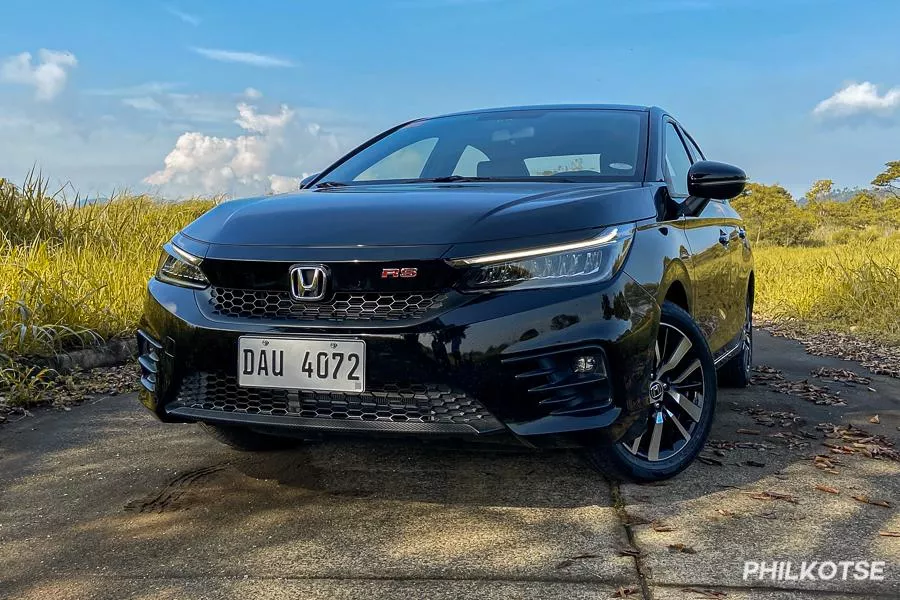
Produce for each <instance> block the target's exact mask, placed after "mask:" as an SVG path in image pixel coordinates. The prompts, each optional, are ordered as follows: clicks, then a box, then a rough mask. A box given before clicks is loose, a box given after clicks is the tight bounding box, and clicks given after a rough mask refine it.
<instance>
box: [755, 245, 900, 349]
mask: <svg viewBox="0 0 900 600" xmlns="http://www.w3.org/2000/svg"><path fill="white" fill-rule="evenodd" d="M754 254H755V257H756V268H757V274H756V281H757V294H756V308H757V312H759V313H760V314H761V315H762V316H765V317H768V318H773V319H784V318H792V319H798V320H800V321H803V322H805V323H806V324H808V325H810V326H812V327H814V328H819V329H831V330H835V331H854V332H862V333H866V334H869V335H871V336H873V337H876V338H879V339H882V340H885V341H893V342H900V316H898V315H900V236H897V235H893V236H890V237H881V238H877V239H868V240H865V241H860V240H856V241H854V242H852V243H848V244H839V245H833V246H823V247H816V248H782V247H777V246H769V247H762V248H757V249H756V250H755V251H754Z"/></svg>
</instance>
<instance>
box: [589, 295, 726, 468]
mask: <svg viewBox="0 0 900 600" xmlns="http://www.w3.org/2000/svg"><path fill="white" fill-rule="evenodd" d="M656 357H657V358H656V361H655V364H654V368H653V375H652V380H651V384H650V387H649V388H648V390H647V395H648V396H650V402H651V404H650V407H649V410H648V414H647V416H646V419H647V427H646V428H645V429H644V431H643V433H641V434H640V435H638V436H637V437H635V438H632V439H629V440H623V441H619V442H617V443H615V444H612V445H610V444H604V445H598V446H597V447H594V448H588V449H587V458H588V461H589V462H590V463H591V465H592V466H593V467H594V468H595V469H596V470H598V471H600V472H601V473H603V474H604V475H606V476H608V477H611V478H613V479H619V480H625V481H634V482H649V481H660V480H662V479H668V478H670V477H673V476H675V475H677V474H678V473H680V472H681V471H683V470H684V469H686V468H687V467H688V465H690V464H691V463H692V462H693V461H694V459H695V458H696V457H697V455H698V454H699V453H700V451H701V450H703V446H704V444H705V443H706V439H707V438H708V437H709V431H710V428H711V427H712V422H713V416H714V415H715V410H716V385H717V381H716V368H715V363H714V362H713V357H712V353H711V352H710V351H709V346H708V345H707V343H706V338H704V337H703V334H702V333H701V331H700V328H699V327H697V324H696V323H695V322H694V320H693V319H692V318H691V316H690V315H689V314H688V313H687V312H686V311H685V310H684V309H682V308H681V307H679V306H677V305H675V304H672V303H671V302H665V303H664V304H663V307H662V314H661V317H660V325H659V332H658V334H657V340H656ZM654 400H655V402H654Z"/></svg>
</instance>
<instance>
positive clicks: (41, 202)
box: [0, 177, 215, 356]
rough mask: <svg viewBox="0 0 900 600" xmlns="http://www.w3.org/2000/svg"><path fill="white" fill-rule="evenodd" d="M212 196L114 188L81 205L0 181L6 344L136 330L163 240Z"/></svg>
mask: <svg viewBox="0 0 900 600" xmlns="http://www.w3.org/2000/svg"><path fill="white" fill-rule="evenodd" d="M214 202H215V201H214V200H208V199H196V200H191V201H186V202H179V203H168V202H161V201H159V200H156V199H154V198H151V197H148V196H140V195H138V196H135V195H129V194H127V193H122V194H117V195H116V196H114V197H113V198H111V199H109V201H107V202H103V203H93V204H85V203H83V202H81V201H80V200H79V199H77V198H76V199H74V200H68V201H67V200H66V199H65V198H63V197H62V195H61V194H60V193H58V192H56V193H54V192H52V191H49V190H48V187H47V184H46V182H43V181H41V180H40V179H39V178H35V177H29V178H28V179H27V180H26V182H25V184H24V185H23V186H22V187H21V188H17V187H16V186H13V185H12V184H10V183H9V182H5V181H2V180H0V353H3V354H6V355H7V356H22V355H29V354H46V353H48V352H54V351H58V350H61V349H65V348H67V347H72V346H77V345H84V344H85V343H89V342H92V341H95V340H97V339H102V338H109V337H113V336H117V335H121V334H126V333H130V332H131V331H133V329H134V327H135V325H136V323H137V320H138V317H139V316H140V311H141V305H142V301H143V294H144V286H145V284H146V282H147V280H148V279H149V278H150V276H151V275H152V273H153V270H154V267H155V266H156V262H157V259H158V258H159V251H160V246H161V245H162V244H163V243H164V242H165V241H166V240H168V239H169V238H170V237H171V236H172V235H173V233H174V232H176V231H178V230H179V229H180V228H182V227H183V226H184V225H186V224H187V223H189V222H190V221H192V220H193V219H195V218H196V217H197V216H199V215H200V214H202V213H203V212H204V211H206V210H208V209H209V208H210V207H211V206H212V205H213V204H214Z"/></svg>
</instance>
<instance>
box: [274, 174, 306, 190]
mask: <svg viewBox="0 0 900 600" xmlns="http://www.w3.org/2000/svg"><path fill="white" fill-rule="evenodd" d="M303 177H306V173H304V174H303ZM301 179H302V178H301V177H285V176H284V175H269V190H270V191H271V192H272V193H273V194H285V193H287V192H296V191H297V190H298V189H299V188H300V180H301Z"/></svg>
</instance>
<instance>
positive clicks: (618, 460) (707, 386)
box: [601, 302, 717, 481]
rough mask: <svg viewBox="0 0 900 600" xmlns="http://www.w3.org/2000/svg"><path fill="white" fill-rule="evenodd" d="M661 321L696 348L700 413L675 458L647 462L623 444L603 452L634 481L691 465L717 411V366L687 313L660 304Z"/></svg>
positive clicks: (662, 476)
mask: <svg viewBox="0 0 900 600" xmlns="http://www.w3.org/2000/svg"><path fill="white" fill-rule="evenodd" d="M660 321H661V322H663V323H667V324H670V325H673V326H675V327H677V328H678V329H680V330H681V331H682V332H683V333H684V334H685V335H686V336H688V338H689V339H690V341H691V344H693V345H694V346H695V347H696V348H697V358H698V359H699V360H700V363H701V367H702V368H703V386H704V395H703V410H702V413H701V416H700V421H699V422H698V423H697V426H696V427H695V428H694V433H693V435H692V436H691V439H690V440H689V441H688V443H687V444H686V445H685V446H684V448H682V449H681V451H679V452H678V453H677V454H676V455H675V456H672V457H670V458H667V459H665V460H661V461H657V462H650V461H647V460H643V459H641V458H639V457H637V456H635V455H634V454H632V453H631V452H629V451H628V450H627V449H626V448H625V447H624V445H623V444H622V443H617V444H614V445H613V446H611V447H608V448H607V449H606V452H608V453H609V459H610V460H611V461H612V462H613V463H614V466H615V467H616V469H615V470H616V471H618V472H620V473H622V474H624V475H625V476H626V477H627V478H628V479H632V480H636V481H656V480H659V479H666V478H668V477H672V476H673V475H676V474H677V473H680V472H681V471H683V470H684V469H686V468H687V467H688V466H690V464H691V463H692V462H693V461H694V459H695V458H696V457H697V455H698V454H699V453H700V452H701V451H702V450H703V447H704V445H705V444H706V440H707V438H708V437H709V432H710V430H711V429H712V423H713V419H714V417H715V411H716V397H717V393H716V390H717V381H716V367H715V363H714V361H713V358H712V353H711V352H710V350H709V345H708V344H707V342H706V338H704V337H703V334H702V332H701V331H700V328H699V327H697V324H696V323H695V322H694V320H693V319H692V318H691V316H690V315H689V314H688V313H687V312H686V311H684V310H683V309H682V308H680V307H678V306H676V305H674V304H671V303H669V302H666V303H665V304H664V305H663V308H662V314H661V317H660ZM601 451H602V450H601Z"/></svg>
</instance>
